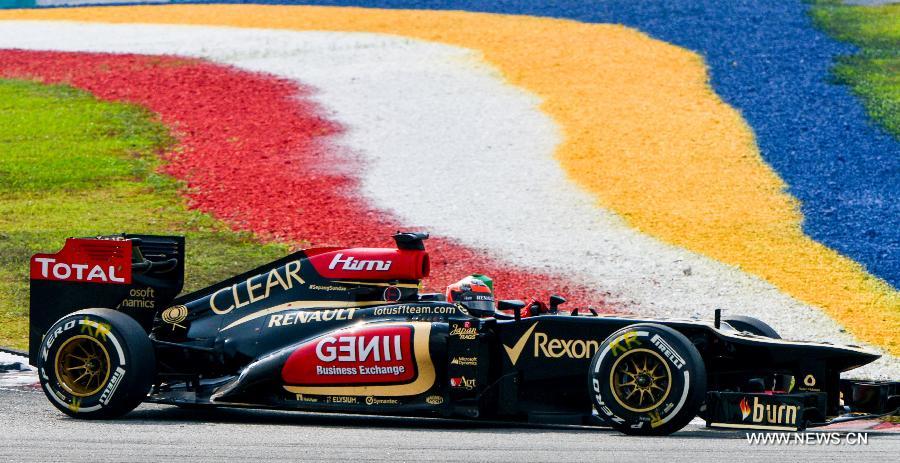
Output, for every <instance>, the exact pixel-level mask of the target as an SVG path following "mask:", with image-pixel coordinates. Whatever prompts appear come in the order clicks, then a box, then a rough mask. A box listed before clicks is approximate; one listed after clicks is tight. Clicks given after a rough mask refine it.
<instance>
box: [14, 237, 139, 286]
mask: <svg viewBox="0 0 900 463" xmlns="http://www.w3.org/2000/svg"><path fill="white" fill-rule="evenodd" d="M31 279H32V280H55V281H77V282H85V283H109V284H130V283H131V242H130V241H127V240H96V239H79V238H69V239H67V240H66V245H65V246H64V247H63V249H62V250H61V251H60V252H58V253H56V254H35V255H34V256H33V257H32V258H31Z"/></svg>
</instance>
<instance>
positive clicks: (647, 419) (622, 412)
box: [589, 323, 706, 435]
mask: <svg viewBox="0 0 900 463" xmlns="http://www.w3.org/2000/svg"><path fill="white" fill-rule="evenodd" d="M589 376H590V378H589V380H590V385H589V387H590V390H591V399H592V402H593V404H594V407H595V408H596V409H597V412H598V413H599V415H600V417H602V418H603V419H605V421H606V422H607V423H608V424H609V425H610V426H612V427H613V428H615V429H617V430H619V431H621V432H623V433H625V434H636V435H666V434H671V433H673V432H675V431H678V430H679V429H681V428H683V427H685V426H686V425H687V424H688V423H689V422H690V421H691V420H692V419H693V418H694V417H695V416H696V415H697V412H698V411H699V409H700V406H701V404H702V403H703V400H704V396H705V394H706V367H705V365H704V364H703V359H702V358H701V357H700V353H699V352H697V348H696V347H694V345H693V344H691V342H690V340H688V339H687V338H686V337H684V335H682V334H681V333H679V332H677V331H675V330H673V329H672V328H669V327H667V326H663V325H656V324H650V323H641V324H635V325H630V326H627V327H625V328H623V329H621V330H619V331H617V332H615V333H613V334H612V335H610V336H609V337H608V338H606V340H605V341H603V344H601V345H600V348H599V349H598V350H597V353H596V354H595V355H594V358H593V360H591V367H590V375H589Z"/></svg>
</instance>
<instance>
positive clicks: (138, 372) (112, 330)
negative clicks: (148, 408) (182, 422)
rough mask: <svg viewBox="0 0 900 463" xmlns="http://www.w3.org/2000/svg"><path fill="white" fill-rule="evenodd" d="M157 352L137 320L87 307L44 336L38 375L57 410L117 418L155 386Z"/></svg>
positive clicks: (58, 322) (58, 323)
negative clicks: (155, 352)
mask: <svg viewBox="0 0 900 463" xmlns="http://www.w3.org/2000/svg"><path fill="white" fill-rule="evenodd" d="M155 365H156V361H155V356H154V353H153V346H152V345H151V344H150V339H149V338H148V336H147V333H146V332H145V331H144V329H143V328H142V327H141V325H139V324H138V322H136V321H135V320H134V319H133V318H131V317H129V316H128V315H125V314H123V313H121V312H117V311H115V310H110V309H86V310H81V311H78V312H75V313H72V314H69V315H66V316H65V317H63V318H61V319H59V321H57V322H56V323H55V324H54V325H53V326H52V327H50V329H49V330H47V333H46V334H45V335H44V340H43V341H42V342H41V350H40V354H39V355H38V362H37V367H38V375H39V376H40V380H41V387H42V388H43V389H44V394H46V395H47V398H48V399H50V403H52V404H53V405H54V406H56V408H58V409H59V410H60V411H62V412H63V413H65V414H67V415H69V416H73V417H75V418H87V419H97V418H115V417H118V416H121V415H124V414H126V413H128V412H130V411H131V410H133V409H134V408H135V407H137V406H138V405H139V404H140V403H141V402H142V401H143V400H144V398H146V397H147V393H148V392H149V391H150V387H151V386H152V385H153V379H154V377H155Z"/></svg>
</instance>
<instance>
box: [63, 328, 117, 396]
mask: <svg viewBox="0 0 900 463" xmlns="http://www.w3.org/2000/svg"><path fill="white" fill-rule="evenodd" d="M54 363H55V365H56V379H57V380H58V381H59V383H60V384H61V385H62V387H63V389H65V390H66V391H67V392H69V393H70V394H72V395H74V396H76V397H88V396H92V395H94V394H96V393H98V392H100V389H102V388H103V386H104V385H105V384H106V381H107V380H108V379H109V373H110V363H109V353H108V352H107V351H106V347H105V346H104V345H103V344H101V343H100V341H98V340H97V339H95V338H92V337H90V336H85V335H78V336H74V337H72V338H69V339H68V340H66V342H64V343H63V345H62V346H60V348H59V351H58V352H57V353H56V361H55V362H54Z"/></svg>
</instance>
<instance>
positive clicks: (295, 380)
mask: <svg viewBox="0 0 900 463" xmlns="http://www.w3.org/2000/svg"><path fill="white" fill-rule="evenodd" d="M412 340H413V329H412V327H409V326H382V327H365V328H355V329H350V330H345V331H338V332H336V333H334V334H331V335H328V336H323V337H321V338H318V339H316V340H313V341H310V342H308V343H305V344H303V345H302V346H300V347H299V348H298V349H297V350H296V351H294V353H293V354H291V356H290V357H289V358H288V360H287V362H285V366H284V369H283V370H282V377H283V379H284V380H285V382H286V383H288V384H294V385H366V384H402V383H405V382H409V381H411V380H413V379H414V378H415V376H416V371H415V358H414V356H413V347H412Z"/></svg>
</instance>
